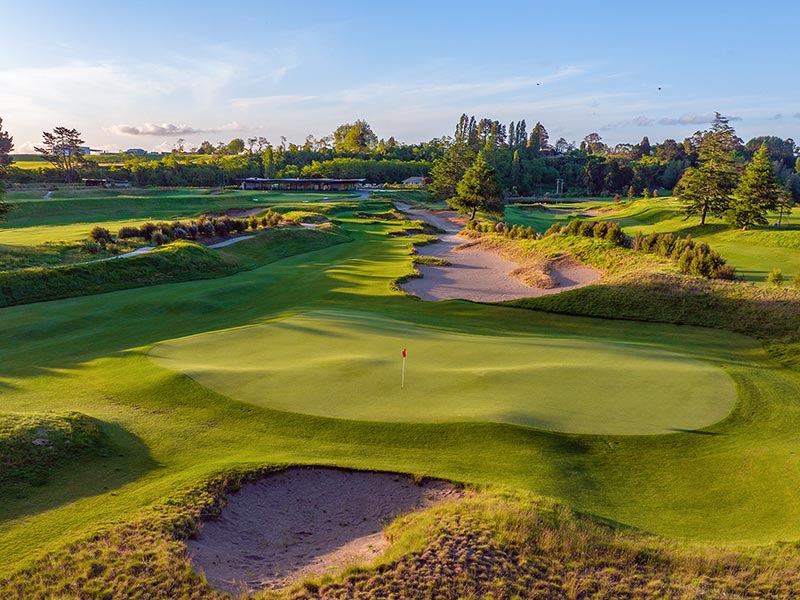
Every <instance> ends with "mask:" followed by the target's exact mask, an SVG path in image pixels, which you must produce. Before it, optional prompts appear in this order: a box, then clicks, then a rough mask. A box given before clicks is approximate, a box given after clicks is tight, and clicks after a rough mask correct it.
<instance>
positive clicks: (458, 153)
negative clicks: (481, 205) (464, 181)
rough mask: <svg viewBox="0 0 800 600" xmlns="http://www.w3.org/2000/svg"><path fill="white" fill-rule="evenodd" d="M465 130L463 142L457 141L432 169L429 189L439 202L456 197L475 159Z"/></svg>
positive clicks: (435, 162) (437, 160)
mask: <svg viewBox="0 0 800 600" xmlns="http://www.w3.org/2000/svg"><path fill="white" fill-rule="evenodd" d="M467 137H468V134H467V132H466V130H465V135H464V137H463V138H462V139H463V141H456V142H455V143H454V144H453V145H452V146H450V148H448V149H447V152H445V153H444V156H442V157H441V158H438V159H436V161H434V163H433V168H432V169H431V177H432V178H433V181H432V182H431V185H430V187H429V190H430V192H431V193H432V194H433V197H434V198H435V199H436V200H439V201H449V200H450V199H451V198H453V197H455V196H456V193H457V192H456V187H457V186H458V182H459V181H461V178H462V177H464V173H465V172H466V171H467V169H468V168H469V167H470V165H471V164H472V162H473V161H474V159H475V152H474V150H473V149H472V148H471V147H470V146H469V145H468V144H467V142H466V139H467Z"/></svg>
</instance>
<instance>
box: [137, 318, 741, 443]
mask: <svg viewBox="0 0 800 600" xmlns="http://www.w3.org/2000/svg"><path fill="white" fill-rule="evenodd" d="M404 347H407V348H408V350H409V358H408V364H407V369H406V379H405V382H406V385H405V388H401V381H400V379H401V373H400V366H401V365H400V351H401V349H402V348H404ZM150 357H151V359H153V360H154V361H156V362H157V363H158V364H160V365H162V366H164V367H167V368H170V369H174V370H177V371H181V372H184V373H186V374H188V375H189V376H191V377H192V378H194V379H195V380H196V381H198V382H199V383H201V384H203V385H205V386H207V387H209V388H211V389H213V390H216V391H218V392H220V393H222V394H224V395H227V396H229V397H232V398H234V399H237V400H241V401H245V402H249V403H252V404H257V405H261V406H266V407H269V408H274V409H278V410H283V411H288V412H298V413H305V414H313V415H320V416H328V417H337V418H345V419H359V420H370V421H391V422H398V421H402V422H453V421H491V422H500V423H514V424H519V425H526V426H531V427H537V428H542V429H549V430H553V431H562V432H572V433H598V434H657V433H669V432H673V431H685V430H694V429H698V428H701V427H704V426H708V425H711V424H712V423H715V422H717V421H719V420H721V419H723V418H724V417H725V416H726V415H727V414H728V413H729V412H730V410H731V408H732V406H733V403H734V400H735V397H736V394H735V390H734V386H733V384H732V382H731V380H730V379H729V378H728V376H727V375H726V373H725V372H724V371H723V370H722V369H720V368H718V367H716V366H714V365H712V364H709V363H705V362H702V361H699V360H697V359H694V358H690V357H688V356H683V355H680V354H677V353H674V352H669V351H666V350H664V349H662V348H659V347H657V346H656V345H655V344H654V345H653V346H649V345H646V344H641V343H640V344H628V343H621V342H610V341H595V340H592V339H589V338H567V337H557V336H555V335H554V336H553V337H541V336H522V335H520V336H504V337H499V336H488V335H464V334H455V333H450V332H444V331H439V330H435V329H430V328H424V327H419V326H414V325H409V324H406V323H401V322H399V321H392V320H390V319H386V318H380V317H376V316H371V315H368V314H364V313H344V312H339V313H334V312H318V313H309V314H305V315H301V316H295V317H291V318H288V319H284V320H282V321H277V322H274V323H269V324H265V325H257V326H253V327H246V328H240V329H233V330H226V331H222V332H217V333H212V334H208V335H201V336H194V337H188V338H181V339H177V340H172V341H169V342H165V343H162V344H159V345H157V346H156V347H154V348H153V349H152V350H151V352H150Z"/></svg>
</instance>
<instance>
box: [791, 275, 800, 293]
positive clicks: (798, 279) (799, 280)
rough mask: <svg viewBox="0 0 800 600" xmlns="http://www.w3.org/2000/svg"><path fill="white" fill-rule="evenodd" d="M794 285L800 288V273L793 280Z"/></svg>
mask: <svg viewBox="0 0 800 600" xmlns="http://www.w3.org/2000/svg"><path fill="white" fill-rule="evenodd" d="M792 286H794V287H795V289H798V290H800V273H798V274H797V275H795V276H794V279H793V280H792Z"/></svg>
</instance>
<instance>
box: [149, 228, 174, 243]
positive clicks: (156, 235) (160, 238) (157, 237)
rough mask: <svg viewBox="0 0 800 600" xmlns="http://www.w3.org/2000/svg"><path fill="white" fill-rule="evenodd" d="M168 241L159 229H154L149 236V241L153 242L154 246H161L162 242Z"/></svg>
mask: <svg viewBox="0 0 800 600" xmlns="http://www.w3.org/2000/svg"><path fill="white" fill-rule="evenodd" d="M169 241H170V239H169V237H168V236H167V234H165V233H164V232H163V231H161V230H160V229H156V230H155V231H154V232H153V235H151V236H150V243H151V244H153V245H154V246H163V245H164V244H166V243H168V242H169Z"/></svg>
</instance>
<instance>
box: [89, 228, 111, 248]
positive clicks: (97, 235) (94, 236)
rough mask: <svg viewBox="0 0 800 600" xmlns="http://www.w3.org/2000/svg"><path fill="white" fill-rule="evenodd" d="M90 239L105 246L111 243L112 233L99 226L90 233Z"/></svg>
mask: <svg viewBox="0 0 800 600" xmlns="http://www.w3.org/2000/svg"><path fill="white" fill-rule="evenodd" d="M89 239H90V240H91V241H93V242H97V243H98V244H101V245H103V246H105V245H106V244H110V243H111V232H110V231H109V230H108V229H106V228H105V227H100V226H97V227H95V228H93V229H92V230H91V231H90V232H89Z"/></svg>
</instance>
